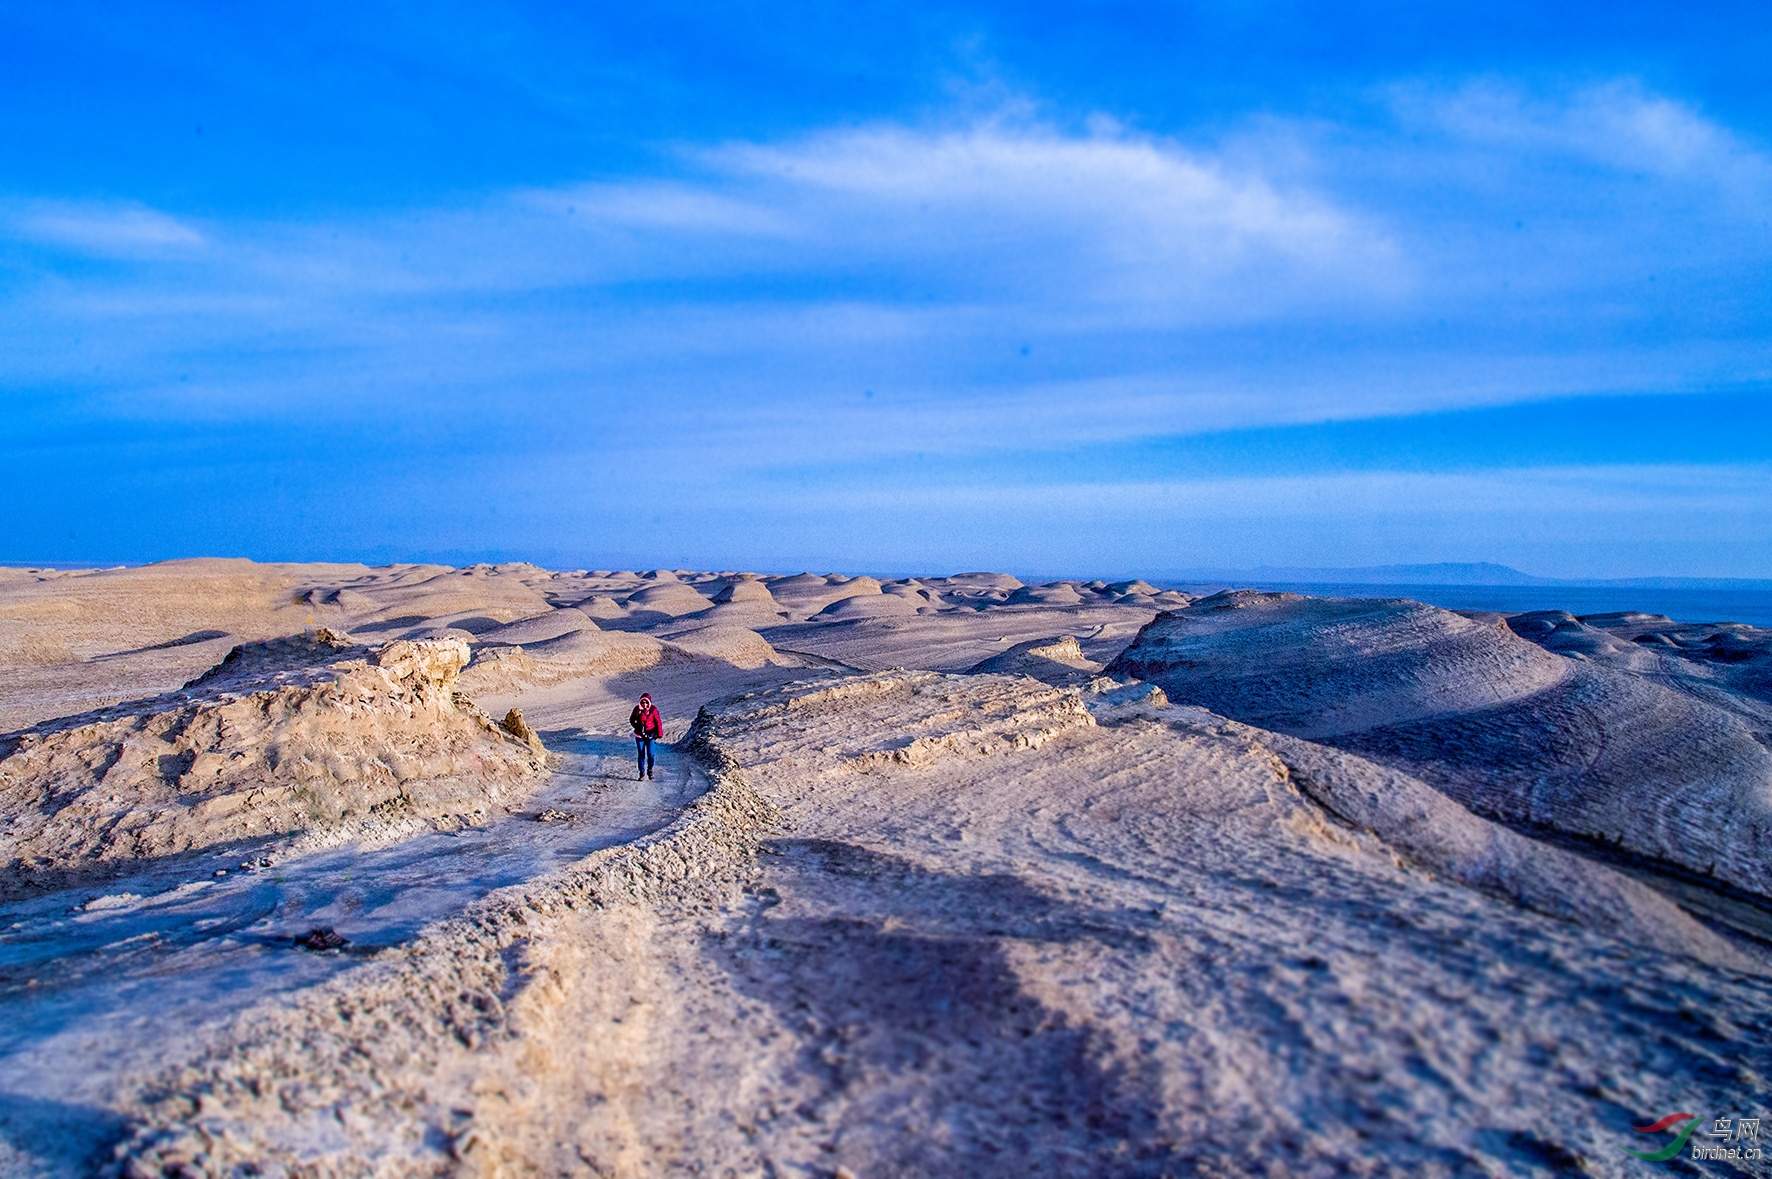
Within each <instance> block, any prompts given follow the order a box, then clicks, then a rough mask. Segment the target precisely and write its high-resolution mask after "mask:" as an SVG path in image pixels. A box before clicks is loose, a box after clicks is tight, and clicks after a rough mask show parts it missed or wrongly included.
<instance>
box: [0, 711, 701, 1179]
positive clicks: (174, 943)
mask: <svg viewBox="0 0 1772 1179" xmlns="http://www.w3.org/2000/svg"><path fill="white" fill-rule="evenodd" d="M552 745H553V752H554V753H555V754H556V756H557V759H558V764H557V768H556V769H555V770H554V772H553V773H552V774H551V775H550V776H549V779H548V780H547V782H546V783H545V784H544V785H543V787H542V788H541V790H540V791H538V792H537V793H536V794H535V795H534V796H532V797H531V798H530V799H528V800H527V801H526V802H525V803H524V804H523V805H522V807H521V809H520V810H519V811H517V812H515V813H512V814H509V815H505V816H501V817H498V818H496V819H495V820H494V821H492V822H490V823H488V824H486V825H485V826H480V827H473V826H469V827H464V828H463V829H461V830H458V831H453V832H435V833H432V834H428V835H421V836H419V837H417V838H412V839H407V840H405V841H404V842H400V843H396V844H393V845H392V846H382V847H373V846H369V847H366V846H362V845H355V844H353V845H347V846H341V847H336V848H331V849H325V850H318V851H314V852H312V853H310V854H307V855H304V856H293V857H287V858H284V859H283V860H281V861H280V862H277V863H274V864H270V865H267V866H259V865H257V864H254V865H253V866H251V867H250V868H243V867H242V865H240V864H239V863H238V862H223V861H221V860H217V861H216V863H215V864H214V865H206V866H205V867H203V868H199V869H196V870H195V871H194V868H195V866H194V865H193V864H192V863H190V862H189V861H186V862H183V863H181V864H180V865H178V866H177V868H175V869H166V868H162V869H160V870H158V871H147V872H142V873H139V874H136V875H133V876H129V877H125V878H121V879H117V880H113V881H110V882H108V883H107V884H106V885H105V886H103V887H102V889H100V888H93V887H87V888H82V889H71V890H66V891H63V892H57V893H52V894H49V895H46V896H43V897H40V898H35V899H33V900H31V901H28V902H19V903H15V904H10V905H6V906H3V907H0V1125H3V1126H4V1129H5V1137H6V1138H7V1139H9V1140H10V1141H11V1142H12V1143H13V1144H14V1145H15V1147H24V1148H25V1149H27V1150H30V1151H31V1152H32V1153H33V1154H38V1153H39V1151H40V1152H41V1153H40V1154H39V1160H38V1162H37V1163H30V1162H27V1161H26V1160H23V1159H16V1158H8V1157H6V1154H5V1149H4V1148H0V1171H3V1172H4V1173H6V1174H15V1173H26V1174H29V1173H32V1172H33V1170H35V1171H38V1172H40V1173H51V1174H53V1173H56V1172H57V1171H58V1170H73V1171H78V1170H79V1169H80V1166H81V1161H82V1160H84V1159H85V1158H87V1157H88V1152H89V1151H91V1150H92V1149H94V1148H96V1147H98V1146H100V1145H101V1144H103V1143H105V1142H108V1141H109V1140H110V1139H112V1138H114V1137H115V1134H116V1132H117V1128H116V1126H115V1125H114V1119H113V1118H111V1117H110V1116H108V1115H107V1114H105V1113H104V1112H102V1111H104V1110H106V1109H114V1108H117V1106H118V1104H119V1100H120V1099H123V1098H125V1097H126V1096H127V1094H128V1092H129V1091H130V1090H131V1089H132V1088H133V1087H134V1086H135V1085H137V1084H138V1083H139V1078H141V1077H143V1076H145V1075H147V1074H149V1073H150V1072H153V1071H156V1070H158V1069H159V1068H162V1067H164V1066H165V1065H166V1063H167V1062H168V1061H169V1060H172V1059H177V1058H180V1057H183V1056H184V1055H187V1054H189V1053H190V1052H192V1051H194V1050H195V1049H196V1048H197V1047H198V1046H200V1045H201V1044H203V1043H204V1042H206V1039H207V1032H208V1029H209V1028H211V1027H213V1026H214V1025H216V1024H218V1023H219V1022H220V1021H222V1020H224V1019H225V1018H226V1017H227V1016H229V1015H231V1014H233V1013H234V1012H236V1011H238V1010H240V1009H241V1008H243V1007H244V1006H246V1005H247V1004H249V1003H251V1002H253V1001H256V1000H258V999H261V998H263V997H264V996H265V995H268V994H278V993H286V992H290V991H294V990H297V989H301V988H305V987H309V986H313V985H315V984H317V983H319V982H321V981H322V980H324V979H326V978H329V977H331V976H333V975H336V974H338V973H339V972H341V971H344V970H347V969H349V968H350V967H351V966H353V965H356V964H358V963H361V962H363V961H365V960H367V959H369V958H371V957H373V956H374V955H375V954H376V952H377V951H378V950H381V949H383V948H385V947H389V946H396V945H400V944H401V943H403V942H405V941H407V940H408V939H410V938H411V937H412V936H414V935H415V934H416V933H417V932H418V931H419V930H420V929H421V928H423V927H425V926H426V925H429V924H431V923H433V922H435V921H437V920H439V919H441V918H444V917H448V916H450V915H452V914H454V913H457V912H460V911H461V910H462V909H463V908H465V907H466V906H468V905H469V904H471V903H472V902H474V901H475V900H478V899H479V898H480V897H483V896H485V895H486V894H487V893H488V892H490V891H492V890H493V889H496V888H502V887H505V886H507V885H511V884H518V883H522V882H524V881H527V880H530V879H533V878H535V877H537V876H541V875H543V874H545V873H548V872H550V871H553V870H554V869H556V868H558V867H561V866H563V865H565V864H569V863H572V862H574V861H576V860H579V859H582V858H583V857H584V856H586V855H588V854H589V853H591V852H592V851H595V850H596V849H598V848H603V847H609V846H611V845H613V844H618V843H625V842H628V841H631V840H633V839H636V838H639V837H640V836H642V835H645V834H647V833H649V832H651V831H654V830H657V829H658V828H659V827H662V826H664V825H665V824H667V823H669V822H670V821H671V819H672V818H674V817H675V816H676V815H677V813H678V812H679V811H680V810H681V809H682V807H683V806H684V805H685V804H687V803H688V802H690V801H692V800H693V799H694V798H695V797H697V796H698V795H699V794H701V793H702V792H703V791H705V790H706V788H707V782H706V778H705V776H704V775H703V773H702V772H701V771H700V769H699V768H697V767H695V766H694V764H693V763H692V762H691V761H689V760H688V759H687V758H681V757H679V756H678V754H677V753H676V752H675V751H674V750H671V749H669V748H666V747H663V746H661V747H660V748H659V750H658V765H657V770H656V771H655V778H654V780H652V781H649V782H642V781H637V780H635V779H636V774H635V768H634V761H633V742H632V741H631V740H630V739H628V738H626V737H625V736H613V735H607V734H592V733H585V732H583V731H582V730H578V731H577V735H574V736H569V737H567V736H560V735H554V737H553V739H552ZM542 815H546V816H547V818H546V820H545V821H544V820H543V819H541V818H538V816H542ZM211 873H225V874H215V875H212V874H211ZM315 929H328V930H331V931H333V932H335V933H336V934H337V935H339V936H341V937H343V938H345V939H346V940H347V942H348V944H347V945H345V946H343V947H341V948H338V949H333V950H327V951H322V952H313V951H311V950H309V949H306V948H301V947H298V946H297V945H296V944H295V939H296V938H298V937H301V936H302V935H305V934H307V933H309V932H310V931H312V930H315Z"/></svg>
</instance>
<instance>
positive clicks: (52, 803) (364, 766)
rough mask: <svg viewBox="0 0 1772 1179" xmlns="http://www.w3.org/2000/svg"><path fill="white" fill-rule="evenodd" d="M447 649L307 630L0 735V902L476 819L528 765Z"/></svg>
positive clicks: (461, 647)
mask: <svg viewBox="0 0 1772 1179" xmlns="http://www.w3.org/2000/svg"><path fill="white" fill-rule="evenodd" d="M467 661H468V645H467V644H466V643H465V642H463V641H462V640H460V639H454V638H451V639H441V640H426V641H399V642H394V643H389V644H387V645H386V646H384V647H382V648H380V649H379V650H371V649H369V648H367V647H360V646H357V645H355V644H353V643H351V642H350V640H348V639H346V638H344V637H343V636H339V635H334V634H332V633H330V632H326V631H321V632H318V633H317V634H316V635H314V636H313V637H311V638H295V639H281V640H273V641H271V642H268V643H257V644H251V645H248V646H243V647H238V648H236V649H235V650H234V651H233V652H232V653H230V655H229V656H228V658H227V659H226V660H224V661H223V662H222V663H221V664H220V665H219V666H217V667H216V668H214V669H213V670H212V671H211V672H210V673H208V674H206V675H204V676H202V677H199V678H198V679H197V680H195V681H193V682H192V683H191V684H190V685H187V687H186V689H185V690H183V691H181V692H178V693H174V694H171V695H168V696H163V697H159V698H156V699H152V700H147V701H141V702H138V703H136V704H133V705H129V706H123V707H118V708H114V709H108V710H104V711H102V712H98V713H89V714H86V715H84V716H79V717H71V718H68V719H66V720H62V721H53V722H47V723H45V724H41V725H38V726H36V727H34V728H32V729H28V730H25V731H24V732H22V733H18V734H14V735H13V736H12V737H11V738H10V739H9V740H8V746H7V747H6V748H5V752H6V756H5V758H4V760H0V808H3V811H4V813H5V814H6V816H7V821H6V826H5V828H4V830H3V831H0V895H13V894H17V893H18V892H19V891H20V890H22V889H28V888H30V887H32V886H33V885H34V884H49V883H59V882H62V881H66V880H70V879H76V878H78V877H80V876H82V875H85V874H90V873H93V872H103V871H105V870H107V865H113V864H117V863H119V862H121V861H130V860H142V859H151V858H158V857H162V856H168V855H176V854H179V853H182V852H189V851H193V850H197V849H201V848H208V847H215V846H218V845H225V844H232V843H237V842H253V843H255V844H256V843H264V842H267V841H275V840H276V839H277V838H278V837H287V836H290V835H293V834H296V833H299V832H304V831H311V830H317V829H326V828H336V827H340V826H349V825H353V824H354V825H360V826H375V825H378V824H387V823H393V822H398V821H401V820H410V819H427V818H438V817H441V816H445V815H460V814H471V813H473V812H476V811H478V812H479V813H481V814H484V813H486V812H487V811H488V810H489V809H490V808H493V807H496V806H497V805H498V804H499V803H500V801H501V800H502V799H503V798H504V797H505V796H506V795H507V794H508V793H509V792H510V791H511V790H512V789H513V788H514V787H515V786H516V785H517V784H518V783H519V782H521V781H522V780H524V779H526V778H528V777H529V776H531V775H533V774H535V773H537V772H538V771H539V770H540V768H541V762H540V760H539V758H538V756H537V755H536V754H535V752H534V751H533V750H532V748H531V746H530V744H529V743H528V741H527V739H526V738H524V737H521V736H517V735H511V734H507V733H505V732H504V731H503V730H501V729H500V728H498V726H496V725H494V724H492V723H491V721H490V720H488V719H487V718H486V717H485V716H484V715H482V714H481V713H480V712H479V710H478V709H476V708H474V707H473V705H472V704H471V703H469V702H467V701H465V700H463V699H461V698H460V697H458V696H457V695H456V693H455V688H456V683H457V677H458V676H459V673H460V671H461V669H462V667H463V666H465V665H466V663H467Z"/></svg>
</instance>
